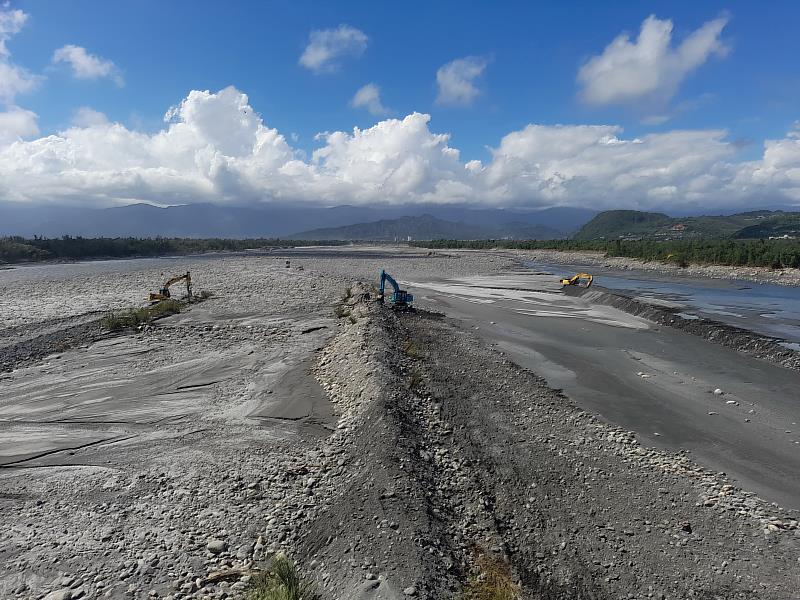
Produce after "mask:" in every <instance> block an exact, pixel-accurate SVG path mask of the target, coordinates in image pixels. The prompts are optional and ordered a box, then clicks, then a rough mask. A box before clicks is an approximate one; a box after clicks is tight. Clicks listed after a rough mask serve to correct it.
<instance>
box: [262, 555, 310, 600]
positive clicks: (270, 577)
mask: <svg viewBox="0 0 800 600" xmlns="http://www.w3.org/2000/svg"><path fill="white" fill-rule="evenodd" d="M315 598H317V593H316V590H315V588H314V585H313V584H312V583H309V582H307V581H305V580H304V579H303V577H302V576H301V575H300V572H299V571H298V569H297V565H295V564H294V562H293V561H292V560H291V559H290V558H288V557H287V556H286V555H285V554H278V555H277V556H276V557H275V560H274V562H273V563H272V567H271V568H270V569H269V571H265V572H263V573H259V574H258V575H254V576H253V577H252V578H251V579H250V584H249V587H248V590H247V600H314V599H315Z"/></svg>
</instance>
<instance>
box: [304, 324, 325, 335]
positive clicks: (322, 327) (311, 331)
mask: <svg viewBox="0 0 800 600" xmlns="http://www.w3.org/2000/svg"><path fill="white" fill-rule="evenodd" d="M327 328H328V326H327V325H319V326H318V327H309V328H308V329H303V330H302V331H301V332H300V335H305V334H307V333H313V332H315V331H319V330H320V329H327Z"/></svg>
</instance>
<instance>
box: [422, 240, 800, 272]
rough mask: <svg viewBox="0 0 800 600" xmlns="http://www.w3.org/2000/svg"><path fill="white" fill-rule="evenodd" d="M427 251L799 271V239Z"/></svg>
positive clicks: (436, 245)
mask: <svg viewBox="0 0 800 600" xmlns="http://www.w3.org/2000/svg"><path fill="white" fill-rule="evenodd" d="M411 244H412V245H413V246H416V247H420V248H430V249H445V248H466V249H489V248H501V249H518V250H562V251H584V252H585V251H590V252H603V253H605V254H606V256H618V257H625V258H635V259H640V260H644V261H652V260H656V261H661V262H667V263H674V264H677V265H679V266H684V267H685V266H688V265H690V264H704V265H731V266H753V267H769V268H773V269H782V268H794V269H797V268H800V240H671V241H663V242H662V241H655V240H613V241H605V240H528V241H518V240H433V241H429V242H411Z"/></svg>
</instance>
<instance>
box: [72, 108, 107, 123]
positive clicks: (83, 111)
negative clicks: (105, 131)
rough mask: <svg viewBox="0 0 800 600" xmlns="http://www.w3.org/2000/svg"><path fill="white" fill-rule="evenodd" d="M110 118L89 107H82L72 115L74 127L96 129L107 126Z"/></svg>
mask: <svg viewBox="0 0 800 600" xmlns="http://www.w3.org/2000/svg"><path fill="white" fill-rule="evenodd" d="M107 124H108V117H107V116H106V115H105V114H104V113H101V112H100V111H97V110H95V109H93V108H90V107H88V106H81V107H80V108H78V109H77V110H76V111H75V114H74V115H72V125H73V127H96V126H98V125H107Z"/></svg>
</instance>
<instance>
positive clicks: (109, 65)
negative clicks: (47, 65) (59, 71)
mask: <svg viewBox="0 0 800 600" xmlns="http://www.w3.org/2000/svg"><path fill="white" fill-rule="evenodd" d="M60 63H63V64H66V65H68V66H69V67H70V69H71V71H72V75H73V77H75V78H76V79H101V78H103V77H110V78H111V79H113V80H114V82H115V83H116V84H117V85H119V86H122V85H124V83H125V82H124V80H123V79H122V76H121V75H120V74H119V72H118V70H117V67H116V66H115V65H114V63H113V62H111V61H110V60H107V59H105V58H100V57H99V56H96V55H94V54H89V52H87V51H86V48H83V47H81V46H75V45H72V44H67V45H66V46H62V47H61V48H59V49H58V50H56V51H55V52H54V53H53V64H60Z"/></svg>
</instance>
